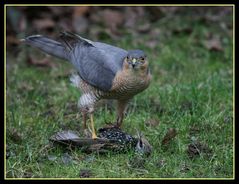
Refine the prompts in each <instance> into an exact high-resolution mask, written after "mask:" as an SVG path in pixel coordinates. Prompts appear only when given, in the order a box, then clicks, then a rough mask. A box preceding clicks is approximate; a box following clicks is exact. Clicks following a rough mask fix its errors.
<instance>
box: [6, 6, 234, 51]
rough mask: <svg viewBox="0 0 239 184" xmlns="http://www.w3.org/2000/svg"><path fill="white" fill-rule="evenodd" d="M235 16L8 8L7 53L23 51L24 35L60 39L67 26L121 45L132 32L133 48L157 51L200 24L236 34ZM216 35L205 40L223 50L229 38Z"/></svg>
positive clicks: (202, 10) (226, 11)
mask: <svg viewBox="0 0 239 184" xmlns="http://www.w3.org/2000/svg"><path fill="white" fill-rule="evenodd" d="M231 16H232V7H176V6H175V7H174V6H169V7H165V6H164V7H163V6H158V7H140V6H138V7H127V6H126V7H121V6H117V7H110V6H107V7H103V6H102V7H98V6H97V7H96V6H90V7H89V6H66V7H62V6H59V7H57V6H39V7H34V6H26V7H24V6H21V7H7V48H8V49H7V51H8V52H13V53H16V52H18V50H17V46H18V45H19V39H20V38H24V37H25V36H28V35H32V34H43V35H48V36H49V37H54V38H57V36H58V34H59V32H60V31H61V30H68V31H73V32H76V33H79V34H81V35H82V36H85V37H87V38H90V39H92V40H95V41H97V40H106V39H110V40H111V42H115V43H116V42H117V41H119V40H121V39H123V38H124V37H126V36H127V35H129V36H131V37H133V38H134V39H132V40H133V43H132V44H133V46H138V45H140V44H144V45H145V46H147V47H149V48H150V49H155V48H156V47H157V45H159V44H160V41H161V40H160V39H161V38H164V39H170V38H171V37H172V36H173V35H179V34H187V35H191V34H193V32H194V27H196V26H197V24H198V23H202V24H205V25H206V26H211V25H212V24H215V25H217V26H218V30H217V31H223V32H226V34H229V35H231V33H232V21H231V20H232V19H231V18H232V17H231ZM188 23H189V24H188ZM142 35H144V36H142ZM145 35H147V38H145ZM214 36H215V35H214V33H211V32H210V33H209V32H205V38H204V39H206V40H211V42H209V43H205V44H204V45H205V46H206V47H207V48H208V47H209V49H212V50H220V49H221V47H222V46H221V43H220V42H221V41H222V40H220V39H223V38H218V37H217V38H214ZM216 36H218V35H216ZM212 38H213V39H212Z"/></svg>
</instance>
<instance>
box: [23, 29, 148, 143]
mask: <svg viewBox="0 0 239 184" xmlns="http://www.w3.org/2000/svg"><path fill="white" fill-rule="evenodd" d="M59 37H60V39H59V40H60V41H55V40H52V39H50V38H47V37H45V36H42V35H33V36H29V37H27V38H25V39H22V41H23V42H25V43H26V44H29V45H31V46H33V47H36V48H38V49H40V50H42V51H43V52H45V53H47V54H49V55H53V56H56V57H58V58H61V59H64V60H68V61H69V62H70V63H71V64H72V65H73V66H74V68H75V69H76V70H77V74H74V75H72V76H71V82H72V83H73V84H74V85H75V86H76V87H77V88H79V90H80V91H81V93H82V95H81V97H80V98H79V100H78V107H79V109H80V111H81V113H82V117H83V126H84V129H86V120H87V119H86V118H87V115H88V114H89V115H90V121H91V132H92V135H91V136H92V139H96V138H97V135H96V132H95V128H94V121H93V112H94V110H95V104H96V102H97V101H99V100H100V99H115V100H117V119H116V123H115V125H114V126H115V127H118V128H120V126H121V124H122V122H123V118H124V110H125V108H126V105H127V103H128V101H129V100H130V99H132V98H133V97H134V96H135V95H136V94H138V93H140V92H142V91H143V90H145V89H146V88H147V87H148V86H149V84H150V81H151V74H150V70H149V63H148V59H147V57H146V54H145V53H144V52H143V51H142V50H128V51H127V50H124V49H122V48H119V47H115V46H112V45H109V44H106V43H101V42H94V41H91V40H88V39H85V38H82V37H81V36H79V35H77V34H75V33H71V32H66V31H64V32H61V34H60V36H59Z"/></svg>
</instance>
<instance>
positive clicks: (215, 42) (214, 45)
mask: <svg viewBox="0 0 239 184" xmlns="http://www.w3.org/2000/svg"><path fill="white" fill-rule="evenodd" d="M204 46H205V47H206V48H207V49H208V50H210V51H223V47H222V44H221V41H220V39H219V38H218V37H212V38H211V39H209V40H207V41H205V42H204Z"/></svg>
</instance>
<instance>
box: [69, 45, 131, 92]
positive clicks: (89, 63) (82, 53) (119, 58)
mask: <svg viewBox="0 0 239 184" xmlns="http://www.w3.org/2000/svg"><path fill="white" fill-rule="evenodd" d="M112 47H113V46H112ZM112 47H110V46H107V49H106V47H103V46H102V45H101V44H95V45H94V46H90V45H85V44H83V45H82V44H80V43H79V44H77V45H76V47H75V48H74V49H73V52H72V54H71V62H72V64H73V65H74V66H75V68H76V69H77V70H78V72H79V75H80V76H81V78H83V79H84V80H85V81H86V82H87V83H89V84H91V85H93V86H95V87H97V88H99V89H101V90H103V91H109V90H110V89H111V87H112V82H113V80H114V77H115V75H116V73H117V71H119V70H121V68H122V64H123V59H124V58H125V56H126V55H127V51H125V50H123V49H120V48H118V49H117V48H116V47H113V48H112Z"/></svg>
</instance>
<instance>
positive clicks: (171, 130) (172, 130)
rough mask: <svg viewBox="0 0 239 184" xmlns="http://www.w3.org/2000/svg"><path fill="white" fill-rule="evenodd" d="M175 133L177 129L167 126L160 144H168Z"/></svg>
mask: <svg viewBox="0 0 239 184" xmlns="http://www.w3.org/2000/svg"><path fill="white" fill-rule="evenodd" d="M176 135H177V131H176V129H175V128H169V129H168V132H167V133H166V135H165V136H164V138H163V141H162V144H163V145H166V144H168V143H169V142H170V141H171V140H172V139H173V138H174V137H175V136H176Z"/></svg>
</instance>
